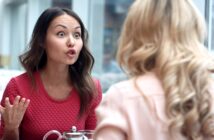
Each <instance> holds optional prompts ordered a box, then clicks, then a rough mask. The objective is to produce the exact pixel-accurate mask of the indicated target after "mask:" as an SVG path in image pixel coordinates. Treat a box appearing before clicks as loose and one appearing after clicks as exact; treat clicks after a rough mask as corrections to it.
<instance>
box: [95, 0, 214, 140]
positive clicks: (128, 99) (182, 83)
mask: <svg viewBox="0 0 214 140" xmlns="http://www.w3.org/2000/svg"><path fill="white" fill-rule="evenodd" d="M205 33H206V31H205V20H204V18H203V17H202V16H201V14H200V13H199V11H198V10H197V8H196V7H195V5H194V4H193V2H192V0H135V1H134V2H133V4H132V5H131V7H130V10H129V12H128V15H127V18H126V20H125V23H124V26H123V29H122V33H121V36H120V40H119V50H118V53H117V58H118V62H119V64H120V66H121V67H122V68H123V70H124V71H125V72H126V73H127V75H129V76H130V78H129V80H126V81H122V82H120V83H117V84H114V85H112V87H111V88H110V89H109V90H108V92H107V94H106V96H105V98H104V100H103V102H102V104H101V105H100V106H99V107H98V108H97V110H96V111H97V116H98V126H97V128H96V132H95V136H94V139H96V140H110V139H111V140H172V139H173V140H205V139H214V117H213V112H214V110H213V95H214V86H213V84H212V78H211V74H212V72H213V64H214V63H213V59H212V58H211V57H210V55H209V53H208V51H207V50H206V47H205V46H204V44H203V43H204V38H205Z"/></svg>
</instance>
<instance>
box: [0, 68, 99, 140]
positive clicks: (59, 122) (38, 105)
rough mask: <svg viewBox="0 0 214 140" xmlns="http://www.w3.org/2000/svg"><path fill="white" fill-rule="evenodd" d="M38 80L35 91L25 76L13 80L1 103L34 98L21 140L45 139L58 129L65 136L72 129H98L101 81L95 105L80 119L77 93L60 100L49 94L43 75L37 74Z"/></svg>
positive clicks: (23, 127) (53, 136)
mask: <svg viewBox="0 0 214 140" xmlns="http://www.w3.org/2000/svg"><path fill="white" fill-rule="evenodd" d="M34 77H35V80H36V85H37V88H36V89H37V90H33V88H32V84H31V81H30V79H29V77H28V76H27V74H26V73H24V74H21V75H19V76H17V77H15V78H12V79H11V80H10V82H9V83H8V85H7V87H6V89H5V91H4V94H3V98H2V101H1V104H2V105H3V104H4V99H5V97H9V98H10V102H11V103H13V100H14V98H15V97H16V96H17V95H20V96H21V97H25V98H27V99H30V104H29V106H28V108H27V110H26V112H25V115H24V118H23V120H22V123H21V125H20V131H19V133H20V140H42V138H43V136H44V135H45V133H47V132H48V131H49V130H53V129H55V130H58V131H59V132H61V133H62V132H65V131H69V130H70V129H71V127H72V126H76V127H77V130H81V129H95V127H96V116H95V108H96V107H97V105H98V104H99V103H100V101H101V98H102V92H101V86H100V83H99V82H96V86H97V90H98V96H97V98H96V99H94V100H93V102H92V103H91V105H90V111H88V112H89V113H87V114H84V115H83V117H82V118H80V119H78V118H77V116H78V113H79V110H80V99H79V96H78V93H77V92H76V91H75V90H72V91H71V94H70V96H69V97H68V98H67V99H65V100H62V101H57V100H54V99H52V98H51V97H50V96H49V95H48V94H47V92H46V90H45V88H44V85H43V84H42V81H41V78H40V74H39V72H35V73H34ZM1 120H2V121H1V123H2V124H3V125H1V128H0V137H2V135H3V127H4V122H3V119H1ZM51 136H52V137H51ZM51 136H50V139H53V140H56V135H51Z"/></svg>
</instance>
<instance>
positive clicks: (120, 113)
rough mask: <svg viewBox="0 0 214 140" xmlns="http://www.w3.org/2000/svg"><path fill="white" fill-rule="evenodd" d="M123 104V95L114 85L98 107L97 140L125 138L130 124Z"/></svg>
mask: <svg viewBox="0 0 214 140" xmlns="http://www.w3.org/2000/svg"><path fill="white" fill-rule="evenodd" d="M123 108H124V105H123V96H122V94H120V93H119V89H117V88H116V87H114V86H112V87H111V88H110V89H109V90H108V91H107V93H106V95H105V97H104V98H103V101H102V102H101V104H100V105H99V106H98V108H97V109H96V115H97V119H98V124H97V127H96V130H95V135H94V138H95V139H96V140H110V139H111V140H124V139H125V137H126V131H127V130H126V129H127V128H128V124H127V121H126V115H125V111H124V109H123Z"/></svg>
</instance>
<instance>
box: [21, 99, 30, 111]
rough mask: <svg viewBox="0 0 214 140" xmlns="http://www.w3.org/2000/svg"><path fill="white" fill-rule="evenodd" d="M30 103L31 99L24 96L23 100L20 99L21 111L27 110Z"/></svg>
mask: <svg viewBox="0 0 214 140" xmlns="http://www.w3.org/2000/svg"><path fill="white" fill-rule="evenodd" d="M29 103H30V100H29V99H26V98H22V99H21V101H20V103H19V109H20V111H22V112H23V111H25V110H26V109H27V107H28V105H29Z"/></svg>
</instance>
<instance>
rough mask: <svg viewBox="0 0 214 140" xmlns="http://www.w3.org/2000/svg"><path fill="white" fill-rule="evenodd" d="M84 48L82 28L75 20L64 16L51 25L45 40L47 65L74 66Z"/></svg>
mask: <svg viewBox="0 0 214 140" xmlns="http://www.w3.org/2000/svg"><path fill="white" fill-rule="evenodd" d="M82 47H83V40H82V38H81V27H80V24H79V22H78V21H77V20H76V19H75V18H73V17H72V16H70V15H67V14H64V15H61V16H58V17H56V18H55V19H54V20H53V21H52V22H51V23H50V26H49V28H48V30H47V35H46V39H45V50H46V53H47V63H53V64H54V65H55V64H56V65H57V64H65V65H71V64H74V63H75V62H76V61H77V59H78V57H79V54H80V51H81V49H82Z"/></svg>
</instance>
